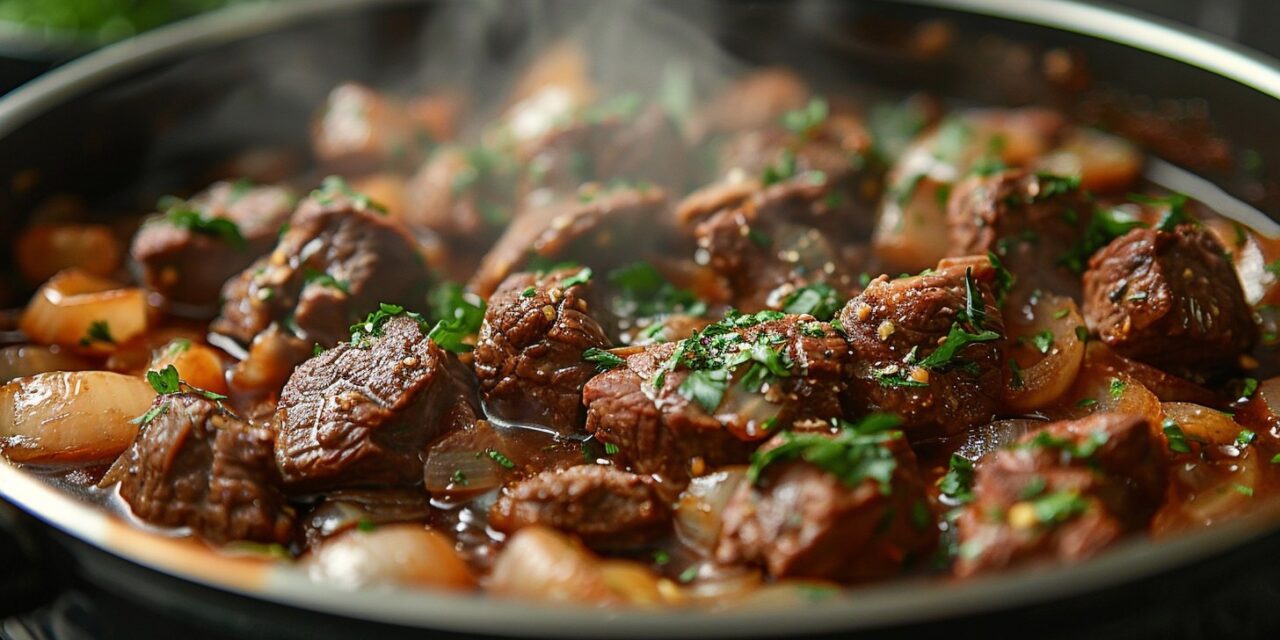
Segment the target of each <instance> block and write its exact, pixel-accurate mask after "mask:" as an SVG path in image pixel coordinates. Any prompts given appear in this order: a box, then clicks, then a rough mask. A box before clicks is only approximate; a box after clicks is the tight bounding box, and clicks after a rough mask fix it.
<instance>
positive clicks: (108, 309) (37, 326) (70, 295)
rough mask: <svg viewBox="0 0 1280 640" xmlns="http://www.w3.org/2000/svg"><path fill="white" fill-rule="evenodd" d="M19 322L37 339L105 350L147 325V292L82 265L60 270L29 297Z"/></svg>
mask: <svg viewBox="0 0 1280 640" xmlns="http://www.w3.org/2000/svg"><path fill="white" fill-rule="evenodd" d="M19 326H20V328H21V329H22V331H23V332H24V333H26V334H27V335H28V336H30V337H31V339H32V340H34V341H36V342H39V343H41V344H57V345H63V346H67V347H71V348H74V349H78V350H82V351H87V352H93V353H108V352H110V351H111V350H113V349H114V348H115V345H116V344H119V343H121V342H125V341H127V340H130V339H131V338H133V337H134V336H137V335H139V334H141V333H142V332H144V331H146V329H147V301H146V294H145V293H144V292H143V291H142V289H138V288H133V287H131V288H125V289H121V288H118V287H117V285H116V284H115V283H114V282H111V281H110V280H103V279H102V278H97V277H95V276H91V275H89V274H87V273H85V272H83V271H77V270H74V269H72V270H68V271H63V272H61V273H59V274H58V275H56V276H54V277H53V278H51V279H50V280H49V281H48V282H46V283H44V286H42V287H40V290H39V291H37V292H36V295H35V296H33V297H32V298H31V302H30V303H28V304H27V308H26V310H25V311H23V313H22V320H21V321H20V322H19Z"/></svg>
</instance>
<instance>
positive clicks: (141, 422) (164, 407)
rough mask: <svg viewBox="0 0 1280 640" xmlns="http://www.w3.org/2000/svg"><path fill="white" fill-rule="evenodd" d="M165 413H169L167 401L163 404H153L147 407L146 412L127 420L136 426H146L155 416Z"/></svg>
mask: <svg viewBox="0 0 1280 640" xmlns="http://www.w3.org/2000/svg"><path fill="white" fill-rule="evenodd" d="M166 413H169V403H168V402H165V403H163V404H157V405H153V406H152V407H151V408H150V409H147V412H146V413H144V414H142V415H140V416H138V417H136V418H134V419H132V420H130V421H129V422H132V423H133V424H136V425H138V426H146V425H149V424H151V421H152V420H155V419H156V418H159V417H160V416H162V415H164V414H166Z"/></svg>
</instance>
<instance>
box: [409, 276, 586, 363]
mask: <svg viewBox="0 0 1280 640" xmlns="http://www.w3.org/2000/svg"><path fill="white" fill-rule="evenodd" d="M584 271H586V269H584ZM588 277H590V274H588ZM431 309H432V313H433V315H434V316H435V320H436V324H435V326H433V327H431V330H430V331H429V332H427V337H428V338H430V339H431V340H432V341H433V342H435V343H436V344H438V345H440V348H441V349H444V350H446V351H452V352H454V353H467V352H469V351H471V350H472V349H474V348H475V347H474V346H472V345H470V344H468V343H467V342H466V340H467V338H470V337H471V336H473V335H475V334H476V333H477V332H479V331H480V325H482V324H484V309H485V304H484V300H481V299H480V297H479V296H477V295H475V294H472V293H467V292H465V291H463V289H462V285H460V284H457V283H446V284H444V285H442V286H440V287H439V288H437V289H436V290H435V291H433V292H432V293H431Z"/></svg>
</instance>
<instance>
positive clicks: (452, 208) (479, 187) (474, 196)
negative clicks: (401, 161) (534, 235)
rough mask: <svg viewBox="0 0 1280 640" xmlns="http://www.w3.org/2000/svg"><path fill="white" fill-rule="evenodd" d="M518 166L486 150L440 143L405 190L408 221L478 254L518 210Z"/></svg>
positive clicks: (509, 158) (457, 246)
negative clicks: (516, 189)
mask: <svg viewBox="0 0 1280 640" xmlns="http://www.w3.org/2000/svg"><path fill="white" fill-rule="evenodd" d="M517 169H518V165H517V164H516V161H515V159H514V158H511V157H508V156H507V155H504V154H502V153H500V152H497V151H494V150H491V149H488V148H484V147H474V148H464V147H460V146H447V147H440V148H438V149H436V151H435V152H434V153H433V154H432V155H431V158H430V159H429V160H427V162H426V163H425V164H423V165H422V166H421V167H420V168H419V169H418V171H417V173H415V174H414V175H413V177H412V178H410V180H409V183H408V185H407V186H406V188H405V216H404V217H405V221H406V222H407V223H409V224H410V225H420V226H425V227H427V228H429V229H431V230H432V231H434V232H435V233H438V234H440V235H441V236H442V237H444V238H447V239H449V241H450V245H451V246H453V247H454V248H455V249H456V248H459V247H461V248H466V249H473V250H475V251H476V252H477V253H479V252H481V251H483V250H484V248H486V247H488V246H489V245H490V244H491V243H492V242H493V240H494V239H495V238H496V237H497V235H498V233H499V232H500V231H501V230H502V228H503V227H504V226H505V225H506V224H507V223H508V222H510V220H511V218H512V216H513V215H514V214H515V206H516V194H515V187H516V173H517ZM455 253H457V252H456V251H455ZM464 253H465V252H464Z"/></svg>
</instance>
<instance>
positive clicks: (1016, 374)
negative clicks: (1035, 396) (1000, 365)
mask: <svg viewBox="0 0 1280 640" xmlns="http://www.w3.org/2000/svg"><path fill="white" fill-rule="evenodd" d="M1022 385H1023V380H1022V365H1020V364H1018V361H1017V360H1014V359H1013V358H1009V388H1010V389H1021V388H1022Z"/></svg>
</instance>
